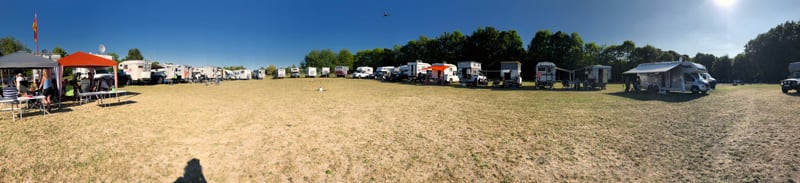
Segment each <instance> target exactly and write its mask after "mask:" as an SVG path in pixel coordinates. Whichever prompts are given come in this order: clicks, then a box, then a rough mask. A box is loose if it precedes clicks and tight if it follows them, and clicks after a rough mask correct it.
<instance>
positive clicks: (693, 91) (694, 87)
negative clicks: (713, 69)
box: [692, 86, 700, 94]
mask: <svg viewBox="0 0 800 183" xmlns="http://www.w3.org/2000/svg"><path fill="white" fill-rule="evenodd" d="M699 92H700V88H698V87H696V86H693V87H692V94H697V93H699Z"/></svg>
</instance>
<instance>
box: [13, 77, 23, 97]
mask: <svg viewBox="0 0 800 183" xmlns="http://www.w3.org/2000/svg"><path fill="white" fill-rule="evenodd" d="M14 81H15V82H14V86H16V87H17V92H19V94H22V93H23V91H22V88H23V87H22V81H25V78H24V77H22V73H17V78H15V79H14Z"/></svg>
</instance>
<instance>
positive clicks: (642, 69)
mask: <svg viewBox="0 0 800 183" xmlns="http://www.w3.org/2000/svg"><path fill="white" fill-rule="evenodd" d="M678 65H681V62H658V63H646V64H640V65H639V66H636V68H633V69H631V70H628V71H625V72H624V73H622V74H644V73H659V72H667V71H669V70H671V69H672V68H675V67H677V66H678Z"/></svg>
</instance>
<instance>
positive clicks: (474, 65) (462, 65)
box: [458, 61, 488, 86]
mask: <svg viewBox="0 0 800 183" xmlns="http://www.w3.org/2000/svg"><path fill="white" fill-rule="evenodd" d="M458 69H459V71H458V78H459V81H460V82H461V83H462V86H466V85H471V86H480V85H484V86H485V85H486V84H488V80H486V76H484V75H483V74H482V73H481V63H480V62H475V61H461V62H458Z"/></svg>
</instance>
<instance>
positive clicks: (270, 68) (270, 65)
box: [266, 64, 277, 75]
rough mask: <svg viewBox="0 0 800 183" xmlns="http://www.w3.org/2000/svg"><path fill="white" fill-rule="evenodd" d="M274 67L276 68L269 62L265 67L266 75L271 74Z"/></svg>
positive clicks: (273, 71)
mask: <svg viewBox="0 0 800 183" xmlns="http://www.w3.org/2000/svg"><path fill="white" fill-rule="evenodd" d="M276 69H277V68H276V67H275V65H272V64H269V66H267V69H266V71H267V75H272V74H273V73H275V70H276Z"/></svg>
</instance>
